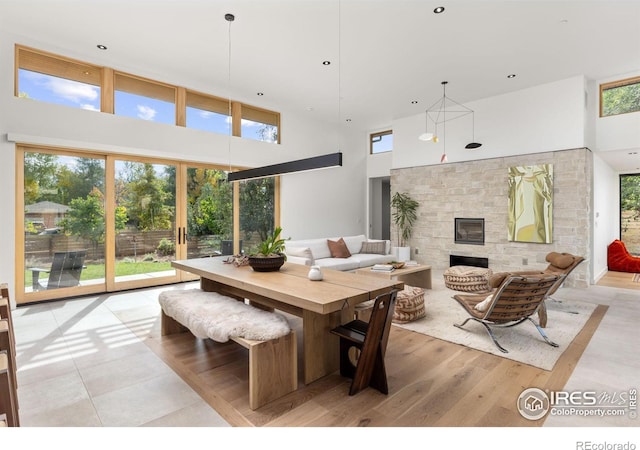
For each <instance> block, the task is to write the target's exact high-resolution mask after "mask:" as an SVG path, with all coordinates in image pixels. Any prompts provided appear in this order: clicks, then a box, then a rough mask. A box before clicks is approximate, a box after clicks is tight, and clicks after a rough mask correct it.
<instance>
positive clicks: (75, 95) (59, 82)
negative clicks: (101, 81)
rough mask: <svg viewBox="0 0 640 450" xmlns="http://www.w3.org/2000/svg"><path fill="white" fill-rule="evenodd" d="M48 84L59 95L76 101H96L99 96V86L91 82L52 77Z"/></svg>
mask: <svg viewBox="0 0 640 450" xmlns="http://www.w3.org/2000/svg"><path fill="white" fill-rule="evenodd" d="M46 86H47V88H48V89H50V90H51V91H52V92H53V93H54V94H55V95H57V96H58V97H62V98H64V99H67V100H69V101H72V102H74V103H81V102H82V101H85V102H86V101H94V100H96V99H97V98H98V88H97V87H96V86H91V85H90V84H84V83H78V82H76V81H71V80H65V79H62V78H55V77H51V78H50V79H49V80H48V83H47V84H46Z"/></svg>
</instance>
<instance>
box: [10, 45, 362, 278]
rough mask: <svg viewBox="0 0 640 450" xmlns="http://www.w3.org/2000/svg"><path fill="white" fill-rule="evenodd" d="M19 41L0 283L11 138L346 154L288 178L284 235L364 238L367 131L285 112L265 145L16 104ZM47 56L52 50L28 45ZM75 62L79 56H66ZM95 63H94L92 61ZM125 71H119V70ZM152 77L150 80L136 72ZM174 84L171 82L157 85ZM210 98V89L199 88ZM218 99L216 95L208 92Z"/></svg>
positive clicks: (266, 156)
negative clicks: (332, 164) (337, 163)
mask: <svg viewBox="0 0 640 450" xmlns="http://www.w3.org/2000/svg"><path fill="white" fill-rule="evenodd" d="M14 43H16V39H15V37H14V36H12V35H8V34H5V33H2V32H0V104H1V105H2V108H0V183H1V187H2V195H0V210H1V211H3V224H2V232H3V236H5V239H2V240H0V254H2V255H3V257H2V258H0V280H1V281H3V282H5V281H6V282H8V283H10V284H11V289H12V288H13V281H14V264H13V262H14V259H15V248H14V244H13V240H12V239H10V238H9V237H10V236H12V235H14V233H15V229H14V228H15V227H14V223H15V200H14V199H15V183H16V177H15V144H14V142H10V141H9V140H8V136H9V137H11V139H12V140H15V141H19V142H25V143H36V144H43V145H52V146H62V147H71V148H79V149H86V150H97V151H105V152H112V153H127V154H134V155H146V156H152V157H160V158H170V159H178V160H185V161H203V162H211V163H218V164H223V165H225V166H226V165H229V164H233V165H247V166H258V165H263V164H273V163H277V162H283V161H289V160H295V159H301V158H307V157H310V156H315V155H322V154H327V153H334V152H336V151H337V150H338V148H340V150H341V151H342V152H343V167H340V168H332V169H326V170H322V171H318V172H308V173H304V174H297V175H286V176H283V177H282V183H281V186H282V191H281V194H282V196H281V206H282V215H281V223H282V226H283V230H284V231H283V234H285V235H286V236H290V237H292V238H294V239H302V238H310V237H316V236H337V235H346V234H364V233H365V232H366V226H365V223H366V203H365V197H366V196H365V189H366V181H365V180H366V179H365V174H366V164H365V162H366V159H365V158H366V153H364V151H363V148H362V143H361V136H362V133H355V132H352V131H351V130H349V129H348V127H346V126H345V127H342V128H341V129H339V130H337V129H336V128H335V127H332V126H329V125H327V124H323V123H320V122H317V121H314V120H313V117H307V116H304V115H302V114H299V113H297V112H290V111H281V113H282V117H281V118H282V130H283V131H282V133H283V139H282V141H283V143H282V144H281V145H274V144H267V143H263V142H257V141H252V140H247V139H240V138H231V145H230V144H229V140H230V138H229V137H228V136H226V135H217V134H214V133H207V132H204V131H199V130H192V129H186V128H183V127H176V126H171V125H166V124H158V123H153V122H146V121H143V120H138V119H133V118H128V117H119V116H114V115H111V114H105V113H99V112H93V111H85V110H80V109H75V108H69V107H66V106H61V105H56V104H48V103H43V102H39V101H34V100H29V99H21V98H16V97H14V95H13V89H14ZM19 43H21V44H26V45H30V46H32V47H35V48H40V49H42V50H48V51H55V52H56V53H58V54H62V55H64V53H63V51H62V50H61V49H49V48H47V46H46V44H43V43H37V42H24V41H22V40H21V41H20V42H19ZM68 56H73V55H68ZM87 62H92V61H87ZM114 68H115V69H119V68H118V67H114ZM137 75H141V76H148V75H147V74H137ZM158 81H171V80H158ZM201 90H203V91H204V92H207V91H206V90H204V89H201ZM210 93H211V94H216V92H210Z"/></svg>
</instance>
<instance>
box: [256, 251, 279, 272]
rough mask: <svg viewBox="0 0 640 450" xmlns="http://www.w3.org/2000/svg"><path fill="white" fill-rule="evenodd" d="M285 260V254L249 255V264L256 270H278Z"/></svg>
mask: <svg viewBox="0 0 640 450" xmlns="http://www.w3.org/2000/svg"><path fill="white" fill-rule="evenodd" d="M284 261H285V256H284V255H270V256H249V265H250V266H251V268H252V269H253V270H255V271H256V272H276V271H278V270H280V267H282V265H283V264H284Z"/></svg>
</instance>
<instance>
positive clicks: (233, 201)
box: [15, 145, 279, 304]
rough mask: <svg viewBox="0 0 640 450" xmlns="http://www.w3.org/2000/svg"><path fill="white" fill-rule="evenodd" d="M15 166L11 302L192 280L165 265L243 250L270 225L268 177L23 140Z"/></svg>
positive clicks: (272, 194)
mask: <svg viewBox="0 0 640 450" xmlns="http://www.w3.org/2000/svg"><path fill="white" fill-rule="evenodd" d="M16 163H17V168H18V173H19V174H22V176H18V182H19V183H20V185H18V187H17V192H16V198H17V205H18V207H17V208H16V215H17V217H16V223H17V226H18V228H17V234H16V236H15V242H16V254H17V257H16V261H18V266H17V271H16V272H17V273H16V286H18V289H16V300H17V302H18V303H20V304H21V303H25V302H34V301H40V300H51V299H54V298H64V297H72V296H77V295H87V294H94V293H100V292H105V291H107V292H110V291H117V290H121V289H132V288H138V287H145V286H154V285H157V284H165V283H173V282H177V281H186V280H189V279H193V278H194V275H193V274H188V273H186V272H185V273H183V272H180V271H177V270H175V269H174V268H173V267H172V266H171V261H173V260H176V259H189V258H200V257H209V256H217V255H230V254H232V253H233V254H237V253H242V252H243V251H251V250H252V249H254V248H255V247H256V245H257V244H258V243H259V242H260V241H262V240H263V239H264V238H265V236H266V235H268V234H270V233H271V232H272V231H273V229H274V228H275V227H276V226H277V225H279V220H278V215H279V208H278V201H277V199H278V195H279V194H278V189H279V184H278V179H277V178H266V179H259V180H252V181H246V182H236V183H229V182H228V181H227V171H226V169H225V168H222V167H216V166H213V165H210V164H204V163H201V164H195V163H187V162H181V161H172V160H165V159H162V160H161V159H149V158H142V157H139V156H133V155H130V156H126V155H111V154H100V153H95V152H91V153H89V152H88V151H77V150H65V149H55V148H46V147H42V146H29V145H19V146H18V151H17V161H16Z"/></svg>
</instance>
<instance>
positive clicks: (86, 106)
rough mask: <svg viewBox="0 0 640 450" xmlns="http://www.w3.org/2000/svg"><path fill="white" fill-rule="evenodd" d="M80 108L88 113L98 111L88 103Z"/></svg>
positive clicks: (98, 109)
mask: <svg viewBox="0 0 640 450" xmlns="http://www.w3.org/2000/svg"><path fill="white" fill-rule="evenodd" d="M80 108H82V109H86V110H88V111H100V108H96V107H95V106H94V105H91V104H89V103H83V104H81V105H80Z"/></svg>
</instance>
